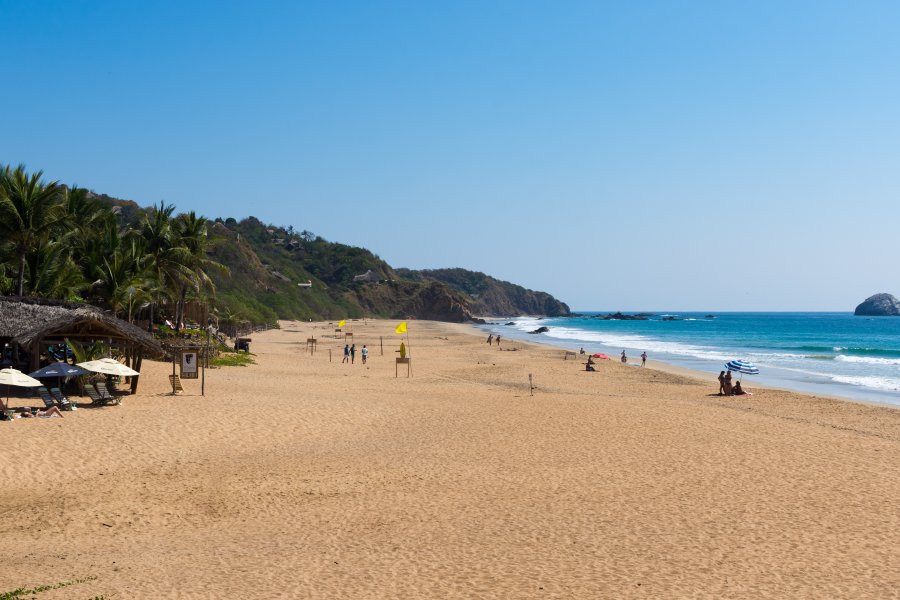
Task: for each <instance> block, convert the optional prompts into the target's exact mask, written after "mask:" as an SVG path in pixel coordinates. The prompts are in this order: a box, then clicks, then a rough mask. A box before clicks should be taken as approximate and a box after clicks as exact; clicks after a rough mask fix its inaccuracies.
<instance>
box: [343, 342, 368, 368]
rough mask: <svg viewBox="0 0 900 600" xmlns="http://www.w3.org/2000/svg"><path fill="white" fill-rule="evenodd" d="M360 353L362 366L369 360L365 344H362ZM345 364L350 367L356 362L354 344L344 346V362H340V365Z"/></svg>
mask: <svg viewBox="0 0 900 600" xmlns="http://www.w3.org/2000/svg"><path fill="white" fill-rule="evenodd" d="M360 353H361V354H362V364H366V360H368V358H369V349H368V348H366V345H365V344H363V347H362V350H361V351H360ZM345 362H349V363H350V364H351V365H352V364H353V363H355V362H356V344H353V345H352V346H351V345H349V344H344V360H342V361H341V363H345Z"/></svg>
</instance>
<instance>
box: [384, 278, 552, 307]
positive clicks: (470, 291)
mask: <svg viewBox="0 0 900 600" xmlns="http://www.w3.org/2000/svg"><path fill="white" fill-rule="evenodd" d="M397 274H398V275H400V276H401V277H403V278H404V279H407V280H409V281H417V282H423V281H438V282H441V283H445V284H446V285H447V286H449V287H450V288H452V289H453V290H456V291H458V292H461V293H463V294H465V295H466V296H467V297H468V298H470V302H469V309H470V310H471V311H472V313H473V314H476V315H484V316H507V315H542V316H547V317H564V316H568V315H569V314H570V311H569V307H568V306H567V305H566V304H565V303H564V302H560V301H559V300H557V299H556V298H554V297H553V296H551V295H550V294H548V293H546V292H536V291H534V290H529V289H525V288H524V287H522V286H520V285H516V284H514V283H509V282H508V281H500V280H499V279H495V278H494V277H491V276H490V275H485V274H484V273H480V272H477V271H468V270H466V269H426V270H421V271H413V270H410V269H397Z"/></svg>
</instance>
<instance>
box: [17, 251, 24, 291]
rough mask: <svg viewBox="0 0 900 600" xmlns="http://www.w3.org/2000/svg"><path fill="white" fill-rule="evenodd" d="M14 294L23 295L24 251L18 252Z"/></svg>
mask: <svg viewBox="0 0 900 600" xmlns="http://www.w3.org/2000/svg"><path fill="white" fill-rule="evenodd" d="M16 295H17V296H24V295H25V253H24V252H20V253H19V280H18V282H17V283H16Z"/></svg>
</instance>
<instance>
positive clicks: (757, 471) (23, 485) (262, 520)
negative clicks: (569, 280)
mask: <svg viewBox="0 0 900 600" xmlns="http://www.w3.org/2000/svg"><path fill="white" fill-rule="evenodd" d="M396 324H397V322H396V321H371V320H370V321H368V322H363V321H358V322H350V321H348V325H350V329H352V332H353V333H354V336H353V337H354V338H355V342H354V343H355V344H356V345H357V348H361V346H362V344H367V345H368V348H369V350H370V354H369V360H368V363H367V364H366V365H362V364H360V359H361V356H360V355H359V354H357V355H356V360H355V364H348V363H342V362H341V354H340V353H339V351H340V350H341V349H342V348H343V345H344V339H340V340H338V339H336V338H334V337H333V336H332V332H333V329H334V327H333V324H328V323H327V322H319V323H304V322H296V321H295V322H282V325H281V327H282V328H281V329H273V330H269V331H263V332H258V333H255V334H253V336H252V337H253V340H252V342H251V351H252V352H253V353H254V354H255V360H256V364H254V365H250V366H247V367H225V368H218V369H211V370H210V371H208V372H207V374H206V396H205V397H204V396H200V386H199V383H198V382H196V381H186V382H184V386H185V393H184V394H182V395H180V396H175V397H173V396H171V395H169V391H168V379H167V377H168V374H170V373H171V364H170V363H160V362H151V361H145V363H144V366H143V367H142V380H141V388H140V390H141V391H140V394H138V395H136V396H131V397H127V398H126V399H125V400H124V401H123V403H122V405H120V406H112V407H102V408H89V407H87V406H82V408H81V409H80V410H78V411H75V412H74V413H66V416H65V418H64V419H20V420H16V421H15V422H12V423H5V422H4V423H0V429H3V434H4V435H5V437H6V441H7V443H6V448H7V449H6V450H5V456H6V459H7V460H5V461H3V462H0V477H2V478H3V480H4V481H5V482H6V484H5V485H4V486H3V488H2V489H0V503H2V504H3V506H4V507H6V509H7V512H8V514H10V515H11V518H9V519H5V520H3V521H2V522H0V539H3V540H4V541H5V542H6V549H7V553H6V554H7V558H6V559H4V569H3V570H2V571H0V590H5V589H16V588H18V587H35V586H39V585H48V584H54V583H56V582H62V581H74V580H84V579H85V578H88V577H93V578H95V579H91V580H90V581H88V582H86V583H79V584H77V585H73V586H72V587H71V589H69V588H64V589H60V590H55V591H54V590H50V591H48V592H46V593H44V594H42V595H41V597H42V598H44V597H45V596H46V600H57V599H62V598H70V597H88V596H90V597H94V596H97V595H110V596H112V595H115V596H116V597H118V596H122V597H130V598H131V597H133V598H145V597H172V596H178V597H183V598H208V597H211V596H213V597H244V596H261V595H264V596H267V597H276V596H290V597H309V598H345V597H365V598H396V597H409V598H413V597H431V598H436V597H441V598H450V599H456V598H459V599H462V598H471V597H504V598H533V597H542V598H560V599H562V598H573V597H575V598H589V597H630V596H633V595H634V594H635V593H637V592H640V595H641V596H642V597H647V598H672V597H686V596H706V597H732V598H740V597H746V598H750V597H754V598H756V597H787V596H790V597H793V598H821V597H848V596H867V597H877V596H884V595H889V594H887V593H886V592H887V591H888V590H894V589H897V588H898V586H900V571H898V570H897V569H896V558H895V549H896V548H897V547H898V546H900V511H898V510H897V508H896V506H895V504H896V503H895V502H893V498H895V497H897V496H898V495H900V468H898V466H897V465H898V464H900V413H898V412H897V411H896V410H893V409H888V407H883V406H867V405H863V404H859V403H855V402H847V401H844V400H841V401H833V400H830V399H826V398H822V397H816V396H809V395H804V394H798V393H794V392H789V391H783V390H777V389H759V390H758V391H757V392H756V393H755V394H754V396H751V397H745V396H734V397H719V396H717V395H715V394H711V392H713V391H715V390H713V389H712V386H711V385H709V384H708V383H707V382H706V381H699V380H697V379H695V378H694V377H690V376H687V375H686V374H684V373H673V372H669V371H668V370H664V369H661V368H659V365H658V364H655V365H654V366H653V367H647V368H644V369H641V368H632V367H626V366H623V365H621V364H619V363H615V362H612V361H599V362H598V364H597V372H594V373H588V372H585V371H584V370H583V365H580V364H579V363H578V362H577V361H571V360H570V361H564V360H563V351H562V350H560V349H558V348H555V347H552V346H548V345H544V344H538V343H534V342H530V341H520V340H512V339H505V340H504V342H503V344H502V350H501V349H498V348H497V347H496V345H495V346H492V347H489V346H487V344H485V337H486V336H484V337H483V336H481V335H480V330H479V329H478V328H477V327H473V326H472V325H470V324H451V323H438V322H432V321H409V339H410V341H411V344H410V346H409V347H410V349H411V356H412V374H411V376H410V377H408V378H407V377H405V375H406V374H405V372H403V371H400V372H399V373H398V375H399V376H398V377H395V368H396V365H395V361H394V358H395V356H396V354H395V352H396V350H397V346H398V345H399V342H400V341H401V339H403V340H405V339H406V336H404V337H401V336H399V335H396V334H395V333H394V327H395V326H396ZM308 337H316V338H317V339H318V350H317V351H316V352H315V353H314V354H313V353H309V352H308V351H306V348H305V342H306V339H307V338H308ZM381 342H383V343H384V347H383V353H382V347H381ZM329 351H330V360H329ZM392 367H395V368H392ZM529 375H533V376H534V380H533V383H534V391H533V395H531V390H530V388H529ZM754 391H756V388H754ZM47 448H52V449H53V453H54V456H55V457H66V458H65V460H46V459H45V458H44V457H45V456H46V453H47ZM47 515H58V517H54V518H51V519H48V518H47ZM38 561H39V563H40V566H41V568H40V569H35V568H34V565H35V564H36V562H38ZM185 564H202V565H203V568H202V569H185V568H184V565H185ZM638 584H640V587H638Z"/></svg>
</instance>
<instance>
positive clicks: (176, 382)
mask: <svg viewBox="0 0 900 600" xmlns="http://www.w3.org/2000/svg"><path fill="white" fill-rule="evenodd" d="M169 385H171V386H172V387H173V388H174V389H175V393H176V394H180V393H181V392H183V391H184V388H183V387H181V377H179V376H178V375H169Z"/></svg>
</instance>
